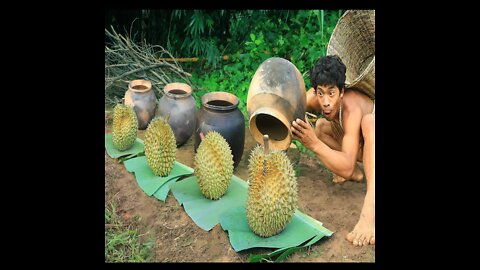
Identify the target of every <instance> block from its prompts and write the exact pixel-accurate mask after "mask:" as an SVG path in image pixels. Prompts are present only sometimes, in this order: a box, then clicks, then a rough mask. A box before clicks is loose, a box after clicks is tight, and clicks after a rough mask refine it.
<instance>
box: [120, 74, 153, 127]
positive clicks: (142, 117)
mask: <svg viewBox="0 0 480 270" xmlns="http://www.w3.org/2000/svg"><path fill="white" fill-rule="evenodd" d="M125 105H128V106H131V107H133V110H134V111H135V113H136V114H137V119H138V129H141V130H144V129H146V128H147V127H148V124H149V123H150V121H151V120H152V119H153V117H154V116H155V109H156V107H157V98H156V97H155V93H154V92H153V91H152V83H151V82H150V81H147V80H133V81H130V83H129V84H128V90H127V91H126V92H125Z"/></svg>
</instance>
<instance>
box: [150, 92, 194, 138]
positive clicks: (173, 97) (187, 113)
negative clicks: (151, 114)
mask: <svg viewBox="0 0 480 270" xmlns="http://www.w3.org/2000/svg"><path fill="white" fill-rule="evenodd" d="M195 105H196V104H195V99H194V98H193V96H192V88H191V87H190V86H189V85H188V84H185V83H169V84H167V85H165V87H164V89H163V97H162V98H160V100H159V102H158V115H160V116H162V117H168V124H170V126H171V127H172V130H173V133H174V134H175V140H176V141H177V146H181V145H183V144H184V143H185V142H186V141H187V140H188V139H189V138H190V137H191V136H192V134H193V131H194V130H195V120H196V119H195V117H196V107H195Z"/></svg>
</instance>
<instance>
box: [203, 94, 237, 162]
mask: <svg viewBox="0 0 480 270" xmlns="http://www.w3.org/2000/svg"><path fill="white" fill-rule="evenodd" d="M212 130H215V131H217V132H218V133H220V134H221V135H222V136H223V137H224V138H225V140H226V141H227V142H228V144H229V145H230V149H232V155H233V166H234V168H235V167H237V166H238V164H239V163H240V160H241V159H242V154H243V147H244V144H245V118H244V117H243V114H242V112H240V110H239V109H238V98H237V97H236V96H235V95H232V94H230V93H226V92H210V93H207V94H205V95H203V96H202V107H201V109H200V110H199V111H198V114H197V123H196V127H195V153H196V152H197V148H198V146H199V145H200V132H202V133H203V134H204V135H205V136H206V135H207V133H208V132H210V131H212Z"/></svg>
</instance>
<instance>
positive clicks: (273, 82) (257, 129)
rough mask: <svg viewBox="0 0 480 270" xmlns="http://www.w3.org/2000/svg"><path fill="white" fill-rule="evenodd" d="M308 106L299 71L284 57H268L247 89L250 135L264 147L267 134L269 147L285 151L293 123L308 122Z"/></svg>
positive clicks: (289, 140) (288, 143)
mask: <svg viewBox="0 0 480 270" xmlns="http://www.w3.org/2000/svg"><path fill="white" fill-rule="evenodd" d="M306 106H307V97H306V92H305V83H304V81H303V77H302V75H301V74H300V72H299V71H298V69H297V68H296V67H295V66H294V65H293V64H292V63H291V62H290V61H288V60H285V59H283V58H279V57H272V58H269V59H267V60H265V61H264V62H263V63H262V64H261V65H260V66H259V67H258V69H257V71H256V72H255V75H254V76H253V78H252V81H251V82H250V87H249V89H248V95H247V111H248V115H249V129H250V133H251V134H252V136H253V138H254V139H255V141H256V142H258V143H259V144H261V145H263V135H265V134H266V135H268V136H269V145H270V148H272V149H280V150H285V149H287V148H288V147H289V146H290V143H291V141H292V131H291V130H290V127H291V124H292V121H293V120H294V119H297V118H300V119H305V110H306Z"/></svg>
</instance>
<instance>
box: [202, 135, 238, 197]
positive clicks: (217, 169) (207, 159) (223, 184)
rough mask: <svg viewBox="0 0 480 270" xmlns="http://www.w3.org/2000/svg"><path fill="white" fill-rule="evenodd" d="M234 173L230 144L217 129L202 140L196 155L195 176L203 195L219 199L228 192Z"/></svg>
mask: <svg viewBox="0 0 480 270" xmlns="http://www.w3.org/2000/svg"><path fill="white" fill-rule="evenodd" d="M232 175H233V155H232V150H231V149H230V145H228V142H227V141H226V140H225V138H223V137H222V135H220V133H218V132H216V131H210V132H209V133H208V134H207V135H206V136H205V137H204V139H203V140H202V142H201V143H200V145H199V146H198V149H197V154H196V155H195V176H196V178H197V183H198V186H199V187H200V191H201V192H202V194H203V196H205V197H206V198H207V199H210V200H218V199H220V197H222V196H223V195H224V194H225V192H227V189H228V185H229V184H230V180H231V179H232Z"/></svg>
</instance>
